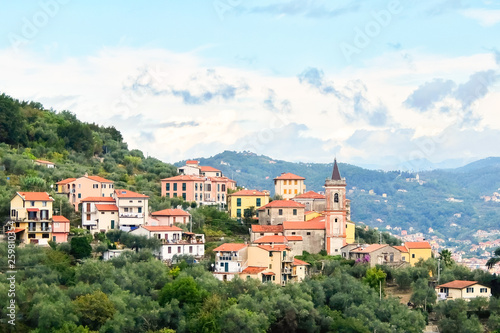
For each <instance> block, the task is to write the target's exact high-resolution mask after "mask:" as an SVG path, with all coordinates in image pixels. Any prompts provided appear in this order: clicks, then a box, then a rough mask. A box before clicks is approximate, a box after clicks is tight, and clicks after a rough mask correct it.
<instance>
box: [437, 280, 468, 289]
mask: <svg viewBox="0 0 500 333" xmlns="http://www.w3.org/2000/svg"><path fill="white" fill-rule="evenodd" d="M476 283H477V281H463V280H455V281H451V282H448V283H445V284H441V285H439V286H437V287H436V288H441V287H442V288H452V289H464V288H467V287H469V286H472V285H474V284H476Z"/></svg>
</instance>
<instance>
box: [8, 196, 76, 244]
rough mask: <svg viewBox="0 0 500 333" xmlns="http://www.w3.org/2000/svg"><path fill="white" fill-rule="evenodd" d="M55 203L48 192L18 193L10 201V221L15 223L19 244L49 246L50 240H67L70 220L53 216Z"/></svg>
mask: <svg viewBox="0 0 500 333" xmlns="http://www.w3.org/2000/svg"><path fill="white" fill-rule="evenodd" d="M53 201H54V199H53V198H52V197H51V196H50V195H49V194H48V193H47V192H17V193H16V195H15V196H14V198H12V200H11V201H10V220H11V221H13V222H14V223H15V229H14V231H13V232H14V233H15V234H16V239H17V240H18V241H19V242H21V243H24V244H27V243H31V244H38V245H48V242H49V240H52V241H54V242H64V241H66V240H67V238H68V234H69V220H68V219H66V218H65V217H63V216H59V215H55V216H53V215H52V203H53ZM53 232H54V233H53Z"/></svg>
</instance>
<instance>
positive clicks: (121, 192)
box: [115, 190, 149, 198]
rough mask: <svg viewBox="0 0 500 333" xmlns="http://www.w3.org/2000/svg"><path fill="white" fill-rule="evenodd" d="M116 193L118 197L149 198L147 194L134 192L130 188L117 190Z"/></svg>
mask: <svg viewBox="0 0 500 333" xmlns="http://www.w3.org/2000/svg"><path fill="white" fill-rule="evenodd" d="M115 195H116V196H117V197H118V198H149V197H148V196H147V195H144V194H140V193H137V192H132V191H129V190H115Z"/></svg>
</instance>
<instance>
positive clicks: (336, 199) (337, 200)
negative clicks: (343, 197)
mask: <svg viewBox="0 0 500 333" xmlns="http://www.w3.org/2000/svg"><path fill="white" fill-rule="evenodd" d="M333 202H339V194H338V193H335V195H334V196H333Z"/></svg>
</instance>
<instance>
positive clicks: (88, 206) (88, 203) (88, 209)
mask: <svg viewBox="0 0 500 333" xmlns="http://www.w3.org/2000/svg"><path fill="white" fill-rule="evenodd" d="M87 212H90V202H87Z"/></svg>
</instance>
